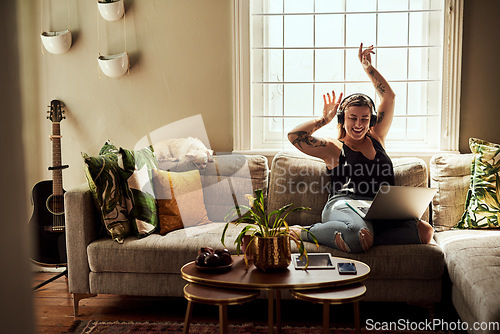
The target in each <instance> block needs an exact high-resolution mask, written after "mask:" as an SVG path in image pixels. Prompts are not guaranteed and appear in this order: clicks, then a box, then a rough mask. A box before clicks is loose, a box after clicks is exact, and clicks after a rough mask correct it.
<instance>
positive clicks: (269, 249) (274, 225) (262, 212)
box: [221, 189, 319, 271]
mask: <svg viewBox="0 0 500 334" xmlns="http://www.w3.org/2000/svg"><path fill="white" fill-rule="evenodd" d="M245 196H246V197H247V198H248V200H249V205H250V207H248V206H245V205H237V206H235V207H234V208H232V209H231V210H230V211H229V213H228V214H227V215H226V218H225V219H226V221H227V223H226V226H225V227H224V230H223V232H222V237H221V242H222V244H223V245H224V246H225V244H224V240H225V237H226V231H227V228H228V226H229V224H236V225H238V224H241V223H248V225H246V226H245V227H244V228H243V229H242V230H241V232H240V233H239V235H238V237H237V238H236V240H235V241H234V243H235V244H236V252H237V254H238V255H239V254H240V251H241V246H242V244H243V240H244V237H245V236H249V242H248V245H247V247H246V249H245V250H244V254H243V255H244V259H245V264H246V265H247V267H248V258H247V255H248V251H249V249H250V248H252V247H254V249H255V254H254V264H255V266H256V267H257V268H259V269H261V270H263V271H277V270H284V269H286V268H287V267H288V265H289V264H290V261H291V253H290V240H292V241H293V242H295V244H296V245H297V248H298V249H299V253H300V256H301V257H302V256H305V258H306V263H307V264H308V263H309V257H308V256H307V250H306V249H305V247H304V242H303V241H302V239H301V237H300V235H297V234H296V233H294V232H293V231H292V230H290V227H289V226H288V224H287V222H286V218H287V217H288V215H289V214H290V213H292V212H295V211H300V210H310V208H308V207H295V208H293V209H292V208H291V207H292V205H293V203H291V204H287V205H285V206H283V207H282V208H280V209H278V210H275V211H273V212H271V213H268V212H266V209H265V207H264V194H263V191H262V189H258V190H256V191H255V196H256V197H252V196H251V195H248V194H247V195H245ZM241 208H243V209H246V210H247V212H246V213H245V214H244V215H241ZM235 216H237V217H238V218H237V219H235V220H232V219H233V218H234V217H235ZM302 230H304V231H307V232H308V233H309V234H310V235H311V237H312V239H313V241H314V242H315V243H316V247H319V245H318V241H317V239H316V237H315V236H314V235H313V234H312V233H310V232H309V231H308V230H306V229H304V228H302ZM306 268H307V265H306Z"/></svg>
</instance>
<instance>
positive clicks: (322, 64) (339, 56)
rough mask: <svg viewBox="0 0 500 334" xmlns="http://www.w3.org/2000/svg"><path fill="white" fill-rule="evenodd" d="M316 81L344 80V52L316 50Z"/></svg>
mask: <svg viewBox="0 0 500 334" xmlns="http://www.w3.org/2000/svg"><path fill="white" fill-rule="evenodd" d="M315 54H316V63H315V67H316V77H315V80H316V81H340V80H344V50H316V52H315Z"/></svg>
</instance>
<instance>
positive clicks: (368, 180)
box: [328, 136, 394, 198]
mask: <svg viewBox="0 0 500 334" xmlns="http://www.w3.org/2000/svg"><path fill="white" fill-rule="evenodd" d="M368 138H370V139H371V141H372V143H373V147H374V148H375V151H376V152H377V153H376V154H375V158H373V160H370V159H368V158H367V157H365V156H364V155H363V153H361V152H358V151H353V150H352V149H351V148H350V147H349V146H347V145H345V144H344V142H342V144H343V145H342V151H341V152H340V157H339V164H338V166H337V167H335V168H333V169H332V170H328V173H331V182H332V187H331V188H330V189H331V190H332V191H331V194H332V195H337V194H354V195H358V196H366V197H370V198H373V197H375V194H376V193H377V191H378V189H379V188H380V186H381V185H394V168H393V165H392V161H391V159H390V158H389V156H388V155H387V153H386V152H385V150H384V147H383V146H382V145H381V144H380V143H379V142H378V141H377V140H376V139H374V138H372V137H370V136H368Z"/></svg>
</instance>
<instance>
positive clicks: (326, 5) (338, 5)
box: [314, 0, 344, 13]
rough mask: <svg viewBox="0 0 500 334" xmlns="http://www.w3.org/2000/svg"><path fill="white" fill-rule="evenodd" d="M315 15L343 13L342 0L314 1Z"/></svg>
mask: <svg viewBox="0 0 500 334" xmlns="http://www.w3.org/2000/svg"><path fill="white" fill-rule="evenodd" d="M314 6H315V7H316V8H315V10H316V13H335V12H343V11H344V8H343V6H342V0H316V3H315V5H314Z"/></svg>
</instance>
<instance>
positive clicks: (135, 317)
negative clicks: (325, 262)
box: [33, 273, 458, 333]
mask: <svg viewBox="0 0 500 334" xmlns="http://www.w3.org/2000/svg"><path fill="white" fill-rule="evenodd" d="M54 275H55V274H54V273H34V275H33V286H36V285H38V284H39V283H41V282H43V281H45V280H47V279H49V278H51V277H54ZM33 299H34V311H35V316H36V322H35V323H36V333H71V332H74V331H75V330H76V329H77V328H78V326H80V325H81V324H82V323H85V322H86V321H88V320H122V321H167V320H173V321H183V320H184V312H185V310H186V306H187V303H186V301H185V300H184V299H183V298H165V297H131V296H117V295H98V296H97V297H92V298H87V299H83V300H81V301H80V311H79V316H78V318H76V319H75V318H74V316H73V298H72V295H71V294H70V293H69V292H68V283H67V278H66V277H64V276H63V277H61V278H59V279H57V280H55V281H53V282H51V283H49V284H47V285H45V286H43V287H41V288H40V289H38V290H36V291H34V292H33ZM332 307H333V308H331V310H330V314H331V321H332V325H333V326H337V327H352V325H353V312H352V305H350V304H345V305H335V306H332ZM360 311H361V326H364V324H366V319H376V321H397V320H398V319H408V320H411V321H423V320H425V319H427V318H428V312H427V309H425V308H422V307H417V306H412V305H407V304H400V303H363V302H362V303H361V304H360ZM281 313H282V320H283V323H284V324H286V323H296V324H312V323H314V324H318V325H319V324H321V315H322V309H321V305H319V304H310V303H307V302H302V301H297V300H293V301H284V302H283V303H282V312H281ZM435 317H436V318H438V319H446V320H447V321H456V320H457V319H458V317H457V315H456V313H455V312H454V310H453V307H450V305H449V304H447V305H438V307H437V309H436V314H435ZM228 318H229V321H230V322H236V323H239V322H249V321H250V322H254V323H262V324H264V325H265V324H266V321H267V301H266V300H255V301H253V302H251V303H247V304H244V305H241V306H239V305H235V306H231V307H229V309H228ZM217 319H218V310H217V308H216V307H214V306H208V305H200V304H196V305H195V307H194V310H193V321H194V322H196V321H208V322H216V321H217Z"/></svg>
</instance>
